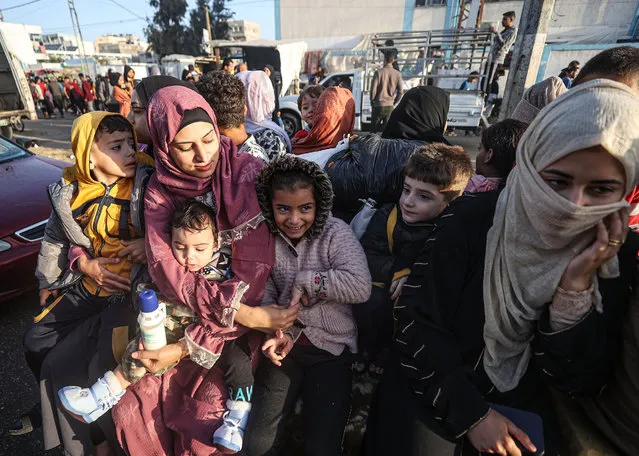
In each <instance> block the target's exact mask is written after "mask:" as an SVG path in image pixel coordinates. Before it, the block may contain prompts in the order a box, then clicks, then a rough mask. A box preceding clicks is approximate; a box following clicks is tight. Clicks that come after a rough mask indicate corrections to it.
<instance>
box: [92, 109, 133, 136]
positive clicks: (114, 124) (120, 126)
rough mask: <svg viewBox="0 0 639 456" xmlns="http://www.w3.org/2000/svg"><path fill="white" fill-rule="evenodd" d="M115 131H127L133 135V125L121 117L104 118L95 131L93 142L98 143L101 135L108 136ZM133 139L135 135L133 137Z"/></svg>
mask: <svg viewBox="0 0 639 456" xmlns="http://www.w3.org/2000/svg"><path fill="white" fill-rule="evenodd" d="M115 131H129V132H131V134H133V125H131V122H129V121H128V120H126V119H125V118H124V117H122V116H121V115H119V114H117V115H115V116H106V117H105V118H104V119H102V122H100V125H98V128H97V129H96V130H95V136H94V138H93V140H94V141H99V140H100V138H101V137H102V135H103V134H105V133H106V134H110V133H113V132H115ZM134 137H135V135H134Z"/></svg>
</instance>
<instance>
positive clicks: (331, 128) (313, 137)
mask: <svg viewBox="0 0 639 456" xmlns="http://www.w3.org/2000/svg"><path fill="white" fill-rule="evenodd" d="M312 121H313V128H312V129H311V130H310V131H309V132H308V135H307V136H305V137H304V138H299V139H293V141H292V144H293V153H294V154H295V155H302V154H307V153H309V152H317V151H320V150H326V149H332V148H334V147H336V146H337V144H338V143H339V142H340V141H341V140H342V139H344V137H346V136H348V135H350V134H352V133H353V126H354V125H355V99H354V98H353V94H352V93H351V91H350V90H348V89H342V88H339V87H329V88H328V89H325V90H324V91H323V92H322V95H320V97H319V99H318V100H317V103H316V104H315V107H314V108H313V118H312Z"/></svg>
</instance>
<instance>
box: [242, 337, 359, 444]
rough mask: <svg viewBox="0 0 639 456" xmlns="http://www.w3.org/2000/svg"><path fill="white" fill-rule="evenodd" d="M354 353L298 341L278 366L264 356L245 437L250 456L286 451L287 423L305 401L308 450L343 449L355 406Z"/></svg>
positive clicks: (305, 429)
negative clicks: (297, 403) (303, 343)
mask: <svg viewBox="0 0 639 456" xmlns="http://www.w3.org/2000/svg"><path fill="white" fill-rule="evenodd" d="M352 380H353V378H352V371H351V355H350V352H349V351H348V350H347V349H345V350H344V352H343V353H342V354H341V355H339V356H334V355H331V354H330V353H328V352H327V351H324V350H321V349H319V348H316V347H314V346H312V345H300V344H296V345H295V346H294V347H293V349H292V350H291V352H290V353H289V355H288V356H287V357H286V358H285V359H284V361H282V366H281V367H277V366H275V365H274V364H273V363H271V361H270V360H268V359H262V360H261V363H260V366H259V367H258V370H257V374H256V376H255V388H254V392H253V408H252V410H251V414H250V415H249V420H248V425H247V430H246V434H245V440H244V450H243V451H244V453H245V454H246V455H247V456H259V455H265V454H268V455H271V456H273V455H280V454H285V453H284V451H285V450H284V448H285V445H286V443H287V442H286V441H285V439H284V437H285V432H284V431H285V429H286V427H287V425H288V421H289V419H290V418H291V416H292V414H293V411H294V409H295V404H296V402H297V399H298V398H299V397H301V398H302V401H303V412H302V414H303V433H304V456H320V455H321V456H339V455H341V454H342V439H343V436H344V427H345V426H346V422H347V421H348V416H349V414H350V407H351V386H352Z"/></svg>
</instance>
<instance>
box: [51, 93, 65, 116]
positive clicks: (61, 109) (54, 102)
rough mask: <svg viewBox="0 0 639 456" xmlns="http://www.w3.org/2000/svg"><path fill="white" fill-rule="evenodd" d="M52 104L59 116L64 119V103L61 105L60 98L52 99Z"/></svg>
mask: <svg viewBox="0 0 639 456" xmlns="http://www.w3.org/2000/svg"><path fill="white" fill-rule="evenodd" d="M53 104H54V105H55V107H56V108H58V111H59V112H60V116H61V117H64V103H62V97H61V96H60V97H53Z"/></svg>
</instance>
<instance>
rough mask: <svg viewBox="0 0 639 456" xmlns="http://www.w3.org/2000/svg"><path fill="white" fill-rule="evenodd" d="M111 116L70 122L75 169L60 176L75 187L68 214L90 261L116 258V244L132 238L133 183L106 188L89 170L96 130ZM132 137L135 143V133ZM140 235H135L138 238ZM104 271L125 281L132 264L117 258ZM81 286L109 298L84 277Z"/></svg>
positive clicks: (140, 158)
mask: <svg viewBox="0 0 639 456" xmlns="http://www.w3.org/2000/svg"><path fill="white" fill-rule="evenodd" d="M115 115H118V114H113V113H108V112H104V111H95V112H90V113H87V114H84V115H82V116H80V117H78V118H77V119H76V120H75V122H73V130H72V132H71V146H72V148H73V153H74V154H75V166H70V167H68V168H65V169H64V171H63V173H62V177H63V179H64V180H65V181H66V182H67V183H69V184H70V183H72V182H74V181H77V183H78V191H77V193H76V194H75V195H74V196H73V198H72V200H71V210H72V212H73V217H74V218H75V219H76V221H77V222H78V223H79V224H80V226H82V229H83V231H84V234H85V235H86V236H87V237H88V238H89V239H90V240H91V244H92V246H93V250H94V258H98V257H106V258H117V256H118V252H120V250H122V249H123V248H124V246H123V245H122V244H121V243H120V240H129V239H133V237H134V236H136V233H135V231H134V229H133V226H132V224H131V216H130V200H131V192H132V190H133V184H134V181H135V179H134V178H121V179H119V180H118V181H116V182H115V183H113V184H111V185H109V186H107V185H105V184H103V183H101V182H99V181H97V180H95V179H94V177H93V176H92V174H91V170H90V168H89V162H90V158H91V148H92V147H93V143H94V138H95V133H96V131H97V129H98V126H99V125H100V122H102V120H103V119H105V118H106V117H108V116H115ZM132 130H133V127H132ZM133 136H134V140H135V132H133ZM135 144H137V142H135ZM136 148H137V146H136ZM137 156H138V163H145V164H150V165H153V159H152V158H151V157H149V156H148V155H146V154H142V153H140V152H138V153H137ZM140 234H141V233H137V235H138V236H139V235H140ZM106 268H107V269H108V270H109V271H111V272H114V273H116V274H118V275H120V276H122V277H126V278H129V277H130V274H131V269H132V264H131V262H130V261H128V260H127V259H126V258H121V259H120V262H119V263H116V264H108V265H106ZM82 282H83V284H84V286H85V287H86V288H87V290H88V291H89V292H90V293H92V294H95V295H98V296H108V295H109V294H110V293H109V292H107V291H105V290H103V289H102V288H101V287H100V286H98V284H97V283H96V282H95V281H94V280H93V279H91V278H90V277H88V276H85V277H84V278H83V279H82Z"/></svg>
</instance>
